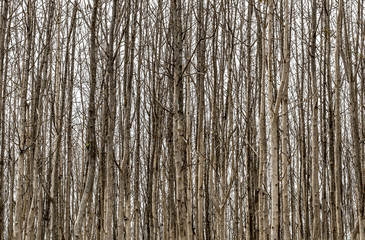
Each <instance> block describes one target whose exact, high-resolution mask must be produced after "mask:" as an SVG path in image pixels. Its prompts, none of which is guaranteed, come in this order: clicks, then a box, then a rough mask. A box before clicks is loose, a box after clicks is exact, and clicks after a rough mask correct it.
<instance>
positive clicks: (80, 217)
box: [74, 0, 99, 239]
mask: <svg viewBox="0 0 365 240" xmlns="http://www.w3.org/2000/svg"><path fill="white" fill-rule="evenodd" d="M98 2H99V1H98V0H94V1H93V10H92V17H91V24H90V30H91V37H90V76H91V79H90V93H89V116H88V122H87V132H86V143H85V145H86V150H87V160H88V161H89V167H88V172H87V178H86V183H85V187H84V190H83V193H82V198H81V202H80V204H79V210H78V213H77V218H76V222H75V226H74V236H75V239H81V238H82V232H81V229H82V225H83V222H84V219H85V215H86V204H88V202H89V199H90V197H91V195H92V189H93V183H94V175H95V163H96V137H95V116H96V115H95V114H96V111H95V90H96V70H97V69H96V67H97V65H96V64H97V62H96V20H97V14H98Z"/></svg>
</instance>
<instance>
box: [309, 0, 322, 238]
mask: <svg viewBox="0 0 365 240" xmlns="http://www.w3.org/2000/svg"><path fill="white" fill-rule="evenodd" d="M316 15H317V1H316V0H313V1H312V26H311V48H310V60H311V81H312V142H311V143H312V174H311V176H312V201H313V222H312V223H313V225H312V237H311V238H312V239H320V238H321V231H320V226H321V225H320V214H319V212H320V209H319V183H318V171H319V170H318V165H319V164H318V161H319V157H318V155H319V145H318V144H319V143H318V89H317V76H316V34H317V33H316V32H317V31H316V28H317V16H316Z"/></svg>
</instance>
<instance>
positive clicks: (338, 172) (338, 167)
mask: <svg viewBox="0 0 365 240" xmlns="http://www.w3.org/2000/svg"><path fill="white" fill-rule="evenodd" d="M342 9H343V1H342V0H340V2H339V8H338V12H337V25H336V48H335V94H336V102H335V186H336V190H335V194H336V198H335V199H336V200H335V201H336V229H337V232H336V239H337V240H342V239H343V237H344V234H343V221H342V163H341V116H340V104H341V99H340V98H341V73H340V51H341V46H342Z"/></svg>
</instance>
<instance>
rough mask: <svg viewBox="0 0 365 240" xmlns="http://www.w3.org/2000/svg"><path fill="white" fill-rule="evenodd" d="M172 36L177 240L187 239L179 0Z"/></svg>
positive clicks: (174, 4) (174, 2)
mask: <svg viewBox="0 0 365 240" xmlns="http://www.w3.org/2000/svg"><path fill="white" fill-rule="evenodd" d="M171 8H172V19H173V20H172V21H173V23H172V28H173V30H172V34H173V45H172V48H173V74H174V105H173V111H174V114H173V141H174V159H175V168H176V203H177V204H176V205H177V206H176V207H177V219H178V228H177V229H178V234H177V236H178V237H177V239H187V219H186V218H187V209H186V191H185V187H186V158H185V140H184V136H185V129H184V109H183V106H184V105H183V103H184V94H183V69H182V43H183V39H182V23H181V13H182V4H181V0H172V2H171Z"/></svg>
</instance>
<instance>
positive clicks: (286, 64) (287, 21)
mask: <svg viewBox="0 0 365 240" xmlns="http://www.w3.org/2000/svg"><path fill="white" fill-rule="evenodd" d="M284 8H285V20H284V57H283V64H284V65H283V69H282V73H281V74H282V75H281V78H282V81H283V82H285V87H284V94H283V99H282V115H283V121H282V126H283V127H282V131H283V134H282V164H283V170H282V174H283V177H282V178H283V180H282V181H283V195H282V196H283V200H282V201H283V228H284V236H283V239H284V240H289V239H290V228H289V226H290V222H289V196H288V195H289V166H290V165H289V163H288V159H289V152H288V137H289V130H288V122H289V119H288V118H289V117H288V115H289V113H288V84H289V67H290V57H289V51H290V46H289V24H290V19H289V2H288V0H285V1H284Z"/></svg>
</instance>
